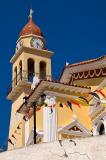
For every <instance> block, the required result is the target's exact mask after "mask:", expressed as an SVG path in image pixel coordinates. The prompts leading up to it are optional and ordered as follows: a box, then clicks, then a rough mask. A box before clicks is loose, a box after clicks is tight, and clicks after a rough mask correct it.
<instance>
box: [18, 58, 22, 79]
mask: <svg viewBox="0 0 106 160" xmlns="http://www.w3.org/2000/svg"><path fill="white" fill-rule="evenodd" d="M19 74H20V79H21V80H22V61H20V63H19Z"/></svg>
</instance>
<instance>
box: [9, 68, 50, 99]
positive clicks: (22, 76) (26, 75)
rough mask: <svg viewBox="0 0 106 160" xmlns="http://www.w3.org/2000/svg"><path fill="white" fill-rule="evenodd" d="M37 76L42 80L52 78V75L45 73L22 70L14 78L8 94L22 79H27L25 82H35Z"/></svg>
mask: <svg viewBox="0 0 106 160" xmlns="http://www.w3.org/2000/svg"><path fill="white" fill-rule="evenodd" d="M35 75H36V76H37V77H38V78H39V79H40V80H51V76H50V75H45V74H43V73H42V74H39V73H32V72H29V73H28V72H26V71H21V72H19V73H18V74H17V76H16V77H15V78H14V79H13V81H12V83H11V85H10V86H9V88H8V89H7V96H8V94H9V93H10V92H11V91H12V90H13V88H14V87H16V86H17V85H18V84H19V82H20V81H25V82H30V83H32V82H33V77H34V76H35Z"/></svg>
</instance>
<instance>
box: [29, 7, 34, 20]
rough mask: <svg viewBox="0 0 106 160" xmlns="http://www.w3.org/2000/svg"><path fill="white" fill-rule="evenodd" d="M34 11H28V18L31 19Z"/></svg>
mask: <svg viewBox="0 0 106 160" xmlns="http://www.w3.org/2000/svg"><path fill="white" fill-rule="evenodd" d="M33 13H34V11H33V10H32V8H31V9H30V14H29V18H32V15H33Z"/></svg>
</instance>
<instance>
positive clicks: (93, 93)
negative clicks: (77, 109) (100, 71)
mask: <svg viewBox="0 0 106 160" xmlns="http://www.w3.org/2000/svg"><path fill="white" fill-rule="evenodd" d="M89 94H91V95H92V96H93V97H94V98H95V99H96V100H100V97H99V95H98V94H97V93H95V92H90V93H89Z"/></svg>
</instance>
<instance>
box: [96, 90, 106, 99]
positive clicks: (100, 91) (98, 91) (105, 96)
mask: <svg viewBox="0 0 106 160" xmlns="http://www.w3.org/2000/svg"><path fill="white" fill-rule="evenodd" d="M95 92H97V93H100V94H101V95H102V96H103V97H104V98H106V95H105V94H104V93H103V92H102V90H96V91H95Z"/></svg>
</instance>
